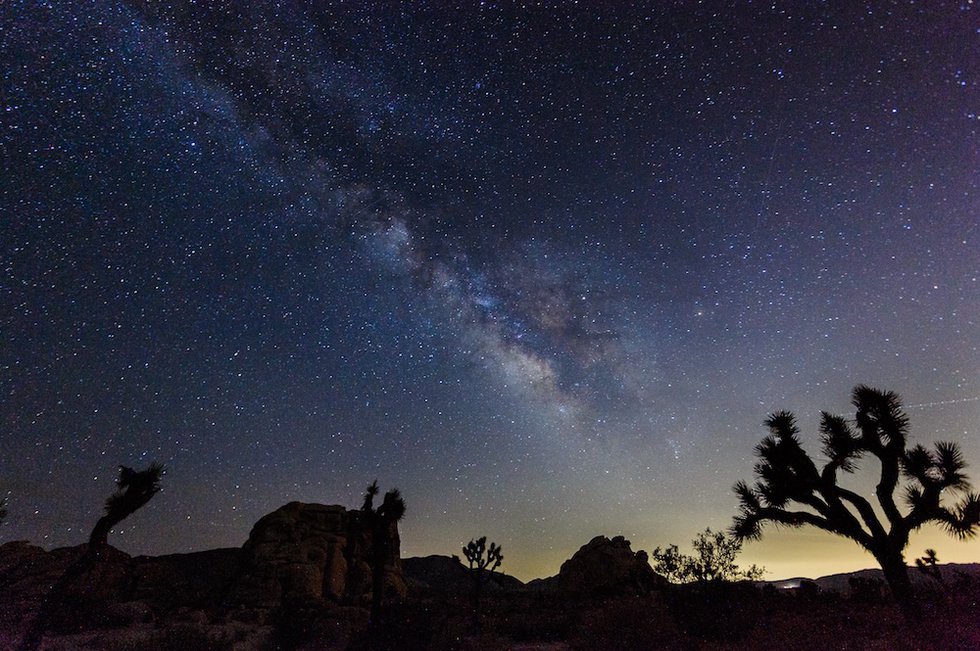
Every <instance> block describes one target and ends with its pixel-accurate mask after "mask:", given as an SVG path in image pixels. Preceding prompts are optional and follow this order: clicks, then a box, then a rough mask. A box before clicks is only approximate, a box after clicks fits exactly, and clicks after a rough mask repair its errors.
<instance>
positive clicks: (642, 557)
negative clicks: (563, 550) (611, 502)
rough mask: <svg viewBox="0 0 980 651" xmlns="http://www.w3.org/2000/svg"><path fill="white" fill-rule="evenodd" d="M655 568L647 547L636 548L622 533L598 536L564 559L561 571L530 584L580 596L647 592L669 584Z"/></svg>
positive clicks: (537, 587) (538, 587) (530, 585)
mask: <svg viewBox="0 0 980 651" xmlns="http://www.w3.org/2000/svg"><path fill="white" fill-rule="evenodd" d="M666 583H667V580H666V579H664V578H663V577H662V576H660V575H659V574H657V573H656V572H654V571H653V568H652V567H650V562H649V559H648V557H647V553H646V552H645V551H642V550H640V551H638V552H634V551H633V550H632V549H631V548H630V541H628V540H626V539H625V538H624V537H622V536H616V537H615V538H613V539H611V540H610V539H609V538H607V537H605V536H596V537H595V538H593V539H592V540H590V541H589V542H588V543H587V544H585V545H583V546H582V547H581V548H580V549H579V550H578V551H577V552H575V554H574V555H573V556H572V557H571V558H570V559H568V560H567V561H565V562H564V563H562V565H561V569H559V571H558V574H557V575H556V576H554V577H551V578H549V579H543V580H540V581H532V582H531V583H529V584H528V585H529V587H532V588H536V589H556V590H561V591H562V592H565V593H568V594H571V595H577V596H604V595H614V594H645V593H647V592H650V591H651V590H653V589H655V588H657V587H661V586H664V585H666Z"/></svg>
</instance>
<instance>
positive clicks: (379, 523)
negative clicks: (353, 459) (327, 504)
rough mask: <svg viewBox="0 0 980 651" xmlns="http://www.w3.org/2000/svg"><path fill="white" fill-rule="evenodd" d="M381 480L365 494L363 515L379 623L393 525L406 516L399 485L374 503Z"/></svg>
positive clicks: (374, 609)
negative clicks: (369, 537)
mask: <svg viewBox="0 0 980 651" xmlns="http://www.w3.org/2000/svg"><path fill="white" fill-rule="evenodd" d="M378 492H379V489H378V480H377V479H375V480H374V481H373V482H372V483H371V485H370V486H368V487H367V492H366V493H365V494H364V505H363V506H362V507H361V515H362V517H363V518H364V524H365V525H366V528H367V530H368V531H369V532H370V533H371V557H370V558H371V622H372V624H374V625H377V624H378V622H379V618H380V616H381V607H382V602H383V599H384V587H385V566H386V565H387V564H388V557H389V556H390V555H391V529H392V527H397V526H398V522H399V521H400V520H401V519H402V518H403V517H405V500H404V499H402V496H401V493H400V492H399V491H398V489H397V488H396V489H392V490H390V491H388V492H387V493H385V496H384V499H383V500H382V501H381V506H379V507H377V508H375V507H374V498H375V497H376V496H377V495H378Z"/></svg>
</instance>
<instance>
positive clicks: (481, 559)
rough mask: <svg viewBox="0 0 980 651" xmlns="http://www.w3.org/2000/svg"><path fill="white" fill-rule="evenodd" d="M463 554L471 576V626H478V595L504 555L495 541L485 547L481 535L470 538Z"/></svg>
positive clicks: (485, 544) (501, 561)
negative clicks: (476, 537) (474, 538)
mask: <svg viewBox="0 0 980 651" xmlns="http://www.w3.org/2000/svg"><path fill="white" fill-rule="evenodd" d="M463 556H465V557H466V561H467V562H468V563H469V564H470V576H471V577H472V578H473V626H474V627H476V628H479V627H480V596H481V594H482V592H483V584H484V583H485V582H486V580H487V577H488V576H489V575H490V574H491V573H493V571H494V570H496V569H497V568H498V567H500V564H501V563H503V562H504V555H503V554H502V553H501V547H500V546H499V545H497V543H494V542H492V543H490V547H489V548H487V537H486V536H481V537H480V538H478V539H476V540H471V541H470V542H469V544H467V545H466V547H463Z"/></svg>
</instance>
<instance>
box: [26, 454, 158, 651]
mask: <svg viewBox="0 0 980 651" xmlns="http://www.w3.org/2000/svg"><path fill="white" fill-rule="evenodd" d="M164 472H165V469H164V467H163V466H162V465H160V464H159V463H151V464H150V466H149V467H148V468H147V469H146V470H140V471H136V470H133V469H132V468H127V467H126V466H119V479H117V480H116V486H117V490H116V492H115V493H113V494H112V495H110V496H109V498H108V499H107V500H106V501H105V515H103V516H102V517H101V518H99V521H98V522H96V523H95V528H94V529H92V534H91V536H89V543H88V550H87V552H86V553H85V554H83V555H82V556H81V557H80V558H78V559H77V560H76V561H75V562H74V563H72V564H71V565H69V566H68V569H66V570H65V573H64V574H62V575H61V577H60V578H59V579H58V580H57V581H56V582H55V583H54V585H53V586H51V588H50V589H49V590H48V593H47V595H45V597H44V601H42V602H41V606H40V608H39V609H38V614H37V617H36V618H35V619H34V622H33V623H32V624H31V627H30V628H29V629H28V630H27V633H25V634H24V637H23V639H21V642H20V647H19V650H20V651H34V649H39V648H40V647H41V642H42V638H43V636H44V631H45V630H47V628H48V623H49V622H50V620H51V618H52V616H53V615H54V614H55V613H57V612H59V611H61V610H62V609H63V608H64V607H65V604H66V602H70V600H71V596H70V593H69V588H71V587H72V586H74V585H78V584H82V585H85V575H86V573H87V572H89V571H91V570H92V568H94V567H97V566H98V565H99V564H100V563H102V562H103V560H104V558H105V557H104V556H103V552H104V551H105V549H106V547H108V545H109V542H108V538H109V532H110V531H112V528H113V527H114V526H116V525H117V524H119V523H120V522H122V521H123V520H124V519H126V518H127V517H129V516H130V515H132V514H133V513H134V512H135V511H136V510H138V509H139V508H140V507H142V506H144V505H145V504H146V503H147V502H149V501H150V500H151V499H152V498H153V496H154V495H156V494H157V493H158V492H159V491H160V477H161V476H163V473H164Z"/></svg>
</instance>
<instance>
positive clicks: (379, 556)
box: [371, 528, 388, 625]
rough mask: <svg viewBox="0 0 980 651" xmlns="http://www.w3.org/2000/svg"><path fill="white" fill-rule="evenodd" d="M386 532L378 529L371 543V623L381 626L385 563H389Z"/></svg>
mask: <svg viewBox="0 0 980 651" xmlns="http://www.w3.org/2000/svg"><path fill="white" fill-rule="evenodd" d="M385 533H387V532H384V533H382V531H381V529H380V528H379V529H377V530H375V532H374V536H373V540H372V541H371V546H372V550H371V554H372V555H373V559H372V563H371V622H372V624H375V625H377V624H379V623H380V622H379V621H378V618H379V617H380V616H381V603H382V600H383V599H384V590H385V563H387V561H388V544H387V540H386V536H385Z"/></svg>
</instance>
